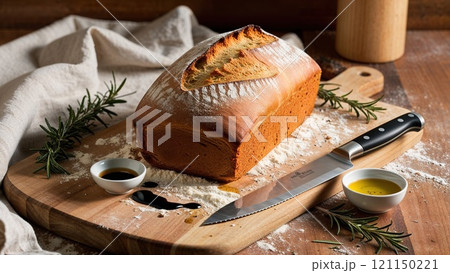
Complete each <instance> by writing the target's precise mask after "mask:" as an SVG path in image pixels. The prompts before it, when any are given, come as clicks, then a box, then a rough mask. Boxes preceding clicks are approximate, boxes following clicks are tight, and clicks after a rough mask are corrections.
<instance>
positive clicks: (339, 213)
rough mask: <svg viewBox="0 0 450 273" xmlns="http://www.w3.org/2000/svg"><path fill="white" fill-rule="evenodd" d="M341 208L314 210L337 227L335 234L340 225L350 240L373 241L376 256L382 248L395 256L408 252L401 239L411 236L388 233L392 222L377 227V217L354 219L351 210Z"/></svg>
mask: <svg viewBox="0 0 450 273" xmlns="http://www.w3.org/2000/svg"><path fill="white" fill-rule="evenodd" d="M342 206H343V204H341V205H339V206H337V207H334V208H331V209H325V208H322V207H316V208H317V209H318V210H319V211H321V212H323V213H325V214H326V215H328V216H329V217H330V221H331V224H333V222H334V223H335V224H336V225H337V227H338V233H337V234H339V231H340V229H339V227H340V225H342V226H343V227H345V228H347V229H348V230H350V232H351V233H352V237H351V238H352V239H351V240H354V239H355V238H356V236H359V237H360V240H361V241H365V242H370V241H372V240H374V241H375V242H376V243H377V249H376V251H375V253H376V254H378V253H380V251H381V249H382V248H383V246H384V247H387V248H390V249H392V250H393V251H394V252H395V253H396V254H398V251H399V250H400V251H402V252H406V251H408V247H406V246H405V245H403V244H402V242H403V238H405V237H409V236H411V234H405V233H404V232H395V231H389V228H390V227H391V226H392V221H391V222H390V223H389V224H387V225H385V226H382V227H377V223H375V221H377V220H378V217H377V216H370V217H360V218H356V217H354V213H353V209H350V210H342V209H341V208H342Z"/></svg>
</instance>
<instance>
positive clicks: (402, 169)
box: [384, 142, 450, 187]
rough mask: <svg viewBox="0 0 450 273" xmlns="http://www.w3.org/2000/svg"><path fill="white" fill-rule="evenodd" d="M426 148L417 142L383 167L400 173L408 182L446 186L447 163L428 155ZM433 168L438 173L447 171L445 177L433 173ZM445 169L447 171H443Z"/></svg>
mask: <svg viewBox="0 0 450 273" xmlns="http://www.w3.org/2000/svg"><path fill="white" fill-rule="evenodd" d="M431 145H432V144H431ZM427 149H428V148H427V145H425V143H423V142H419V143H417V144H416V145H415V146H414V147H413V148H411V149H409V150H408V151H406V152H405V153H404V154H403V155H401V156H400V157H399V158H397V159H396V160H395V161H393V162H391V163H389V164H387V165H386V166H385V167H384V169H387V170H390V171H393V172H396V173H398V174H400V175H402V176H403V177H405V179H407V180H408V181H409V182H431V183H434V185H435V186H436V187H448V186H449V183H448V181H449V179H450V173H449V172H448V167H447V165H448V163H445V162H439V161H437V160H435V159H432V158H431V157H430V156H429V155H428V152H427ZM412 165H414V166H420V167H419V168H417V169H414V168H411V167H410V166H412ZM433 170H438V172H439V173H447V175H446V176H445V177H441V176H436V175H433ZM442 170H444V172H442ZM445 170H447V171H446V172H445Z"/></svg>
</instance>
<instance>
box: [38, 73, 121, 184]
mask: <svg viewBox="0 0 450 273" xmlns="http://www.w3.org/2000/svg"><path fill="white" fill-rule="evenodd" d="M112 77H113V80H112V81H110V84H109V85H108V84H106V83H105V85H106V87H107V91H106V92H105V93H103V94H102V93H97V94H95V95H94V96H92V95H91V93H90V92H89V90H88V89H86V95H84V96H83V98H82V99H81V100H79V101H78V102H77V104H78V106H77V108H76V109H74V108H73V107H72V106H70V105H69V106H67V112H68V117H67V119H66V120H64V121H63V119H62V118H61V117H58V122H57V125H56V126H53V125H51V124H50V122H49V121H48V119H47V118H46V119H45V125H40V127H41V129H42V130H43V131H44V132H45V133H46V135H47V142H46V143H45V144H44V145H43V146H42V147H41V148H38V149H32V150H34V151H37V152H39V155H38V157H37V158H36V161H35V162H36V163H38V164H43V166H41V167H39V168H37V169H36V170H35V171H34V173H37V172H39V171H42V170H45V172H46V175H47V178H50V176H51V174H54V173H64V174H69V172H68V171H67V170H66V169H64V168H63V167H62V166H61V165H60V164H59V162H61V161H63V160H66V159H69V158H70V157H72V156H73V155H71V154H70V153H68V152H67V150H68V149H71V148H73V146H74V145H75V143H81V138H82V137H83V135H85V134H93V131H92V128H93V127H95V126H96V121H97V122H98V123H100V124H102V125H103V126H105V127H107V124H106V122H105V121H104V120H102V118H101V117H100V115H102V114H106V115H107V116H109V117H110V118H111V117H113V116H116V115H117V114H116V113H114V112H113V111H111V110H110V109H108V108H111V107H114V106H115V105H116V104H119V103H125V102H126V101H125V100H122V99H118V93H119V91H120V90H121V89H122V87H123V86H124V84H125V82H126V79H124V80H123V81H122V82H121V83H120V84H119V86H117V84H116V77H115V75H114V72H113V73H112ZM126 95H129V94H126ZM121 97H123V96H121Z"/></svg>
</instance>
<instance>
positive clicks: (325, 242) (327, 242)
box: [312, 240, 342, 245]
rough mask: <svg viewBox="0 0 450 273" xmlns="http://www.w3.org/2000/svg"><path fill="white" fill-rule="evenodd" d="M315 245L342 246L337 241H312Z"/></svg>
mask: <svg viewBox="0 0 450 273" xmlns="http://www.w3.org/2000/svg"><path fill="white" fill-rule="evenodd" d="M312 242H313V243H320V244H330V245H342V243H340V242H336V241H327V240H312Z"/></svg>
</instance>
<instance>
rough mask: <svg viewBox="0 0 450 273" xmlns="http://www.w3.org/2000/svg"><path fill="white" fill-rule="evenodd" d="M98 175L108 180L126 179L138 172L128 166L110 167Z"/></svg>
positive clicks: (135, 175)
mask: <svg viewBox="0 0 450 273" xmlns="http://www.w3.org/2000/svg"><path fill="white" fill-rule="evenodd" d="M99 176H100V177H101V178H103V179H108V180H128V179H132V178H135V177H137V176H138V174H137V172H135V171H134V170H131V169H128V168H112V169H106V170H104V171H102V172H101V173H100V174H99Z"/></svg>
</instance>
